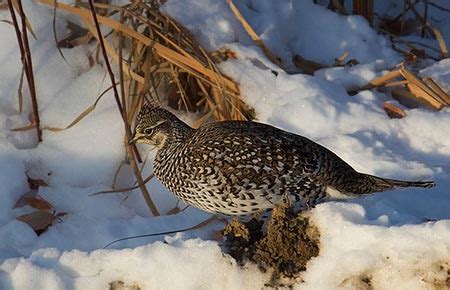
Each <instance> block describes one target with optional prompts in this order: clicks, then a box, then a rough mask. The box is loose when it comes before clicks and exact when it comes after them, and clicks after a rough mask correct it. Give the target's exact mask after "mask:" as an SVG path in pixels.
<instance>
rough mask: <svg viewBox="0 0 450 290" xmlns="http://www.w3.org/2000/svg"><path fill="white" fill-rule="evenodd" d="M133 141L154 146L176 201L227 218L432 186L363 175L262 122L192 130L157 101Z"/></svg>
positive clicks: (156, 165)
mask: <svg viewBox="0 0 450 290" xmlns="http://www.w3.org/2000/svg"><path fill="white" fill-rule="evenodd" d="M134 143H143V144H150V145H153V146H155V147H156V149H157V153H156V156H155V158H154V160H153V170H154V174H155V176H156V177H157V178H158V179H159V180H160V181H161V182H162V184H164V185H165V186H166V187H167V188H168V189H169V191H171V192H172V193H173V194H174V195H175V196H176V197H178V198H180V199H181V200H183V201H184V202H185V203H187V204H188V205H192V206H195V207H197V208H200V209H202V210H204V211H207V212H210V213H213V214H220V215H225V216H241V217H242V216H248V215H257V214H259V213H261V212H267V211H270V210H271V209H273V208H274V207H276V206H277V205H279V204H281V203H283V202H289V203H297V204H301V205H302V207H303V208H311V207H314V206H315V205H317V204H318V203H320V202H322V201H324V200H326V199H327V198H329V197H336V196H337V197H345V198H354V197H359V196H362V195H366V194H371V193H375V192H381V191H386V190H391V189H394V188H398V187H422V188H430V187H433V186H435V182H433V181H403V180H395V179H388V178H382V177H377V176H373V175H369V174H365V173H360V172H358V171H356V170H355V169H353V168H352V167H351V166H350V165H349V164H348V163H346V162H345V161H344V160H342V159H341V158H340V157H339V156H337V155H336V154H335V153H333V152H332V151H330V150H328V149H327V148H325V147H324V146H322V145H320V144H318V143H316V142H314V141H312V140H310V139H308V138H306V137H303V136H300V135H297V134H294V133H290V132H287V131H284V130H282V129H278V128H276V127H273V126H271V125H267V124H263V123H258V122H254V121H232V120H230V121H220V122H212V123H208V124H205V125H202V126H201V127H199V128H197V129H194V128H192V127H190V126H189V125H187V124H186V123H184V122H183V121H181V120H180V119H179V118H177V117H176V116H175V115H174V114H173V113H172V112H170V111H168V110H167V109H164V108H162V107H161V106H160V105H159V104H156V103H155V102H153V101H147V102H146V103H145V104H144V105H143V106H142V108H141V110H140V111H139V113H138V115H137V117H136V120H135V130H134V134H133V135H132V136H131V139H130V141H129V144H134Z"/></svg>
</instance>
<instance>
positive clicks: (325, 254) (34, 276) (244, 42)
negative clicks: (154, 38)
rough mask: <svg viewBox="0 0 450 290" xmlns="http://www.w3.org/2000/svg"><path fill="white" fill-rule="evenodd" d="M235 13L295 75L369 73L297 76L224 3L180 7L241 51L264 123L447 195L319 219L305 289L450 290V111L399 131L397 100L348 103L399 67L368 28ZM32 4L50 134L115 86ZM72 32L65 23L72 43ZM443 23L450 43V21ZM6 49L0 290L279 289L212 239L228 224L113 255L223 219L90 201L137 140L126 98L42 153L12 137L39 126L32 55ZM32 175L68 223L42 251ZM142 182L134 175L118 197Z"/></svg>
mask: <svg viewBox="0 0 450 290" xmlns="http://www.w3.org/2000/svg"><path fill="white" fill-rule="evenodd" d="M236 2H237V3H238V7H239V8H240V10H241V11H242V13H243V15H244V16H245V17H246V19H248V20H249V22H250V23H251V24H252V26H253V27H254V28H255V30H256V31H257V33H258V34H260V35H261V38H262V39H263V40H264V41H265V43H266V44H267V45H268V46H269V47H270V48H271V49H272V50H273V51H274V52H275V53H276V54H277V55H279V56H280V57H282V59H283V62H284V63H285V65H286V67H290V68H293V66H292V63H290V59H291V58H292V56H293V55H294V54H301V55H302V56H304V57H306V58H309V59H311V60H315V61H319V62H322V63H326V64H330V63H333V62H334V59H335V58H336V57H339V56H340V55H342V53H343V52H344V51H349V53H350V57H351V58H356V59H358V61H359V62H360V65H357V66H355V67H353V68H352V69H326V70H322V71H319V72H317V73H316V74H315V76H307V75H302V74H297V75H289V74H286V73H284V72H283V71H281V70H280V69H279V68H277V67H275V66H273V65H272V64H271V63H270V62H269V61H268V60H267V59H266V58H265V57H264V56H263V54H262V53H261V51H260V50H259V49H258V48H257V47H255V46H254V45H253V44H252V43H251V41H250V39H249V38H248V36H247V35H246V34H245V32H244V31H243V29H242V28H241V27H240V25H239V23H238V22H237V21H236V20H235V18H234V16H233V15H232V14H231V12H230V11H229V9H228V6H227V5H226V2H225V1H213V0H202V1H197V0H183V1H182V0H170V1H168V2H167V3H166V5H165V7H164V10H165V12H167V13H168V14H170V15H172V16H173V17H174V18H176V19H177V20H178V21H180V22H181V23H183V24H184V25H186V26H187V27H188V28H189V29H190V30H191V31H192V32H193V33H194V34H195V35H196V36H197V37H198V38H199V39H200V40H201V42H202V43H203V44H204V45H205V46H206V47H207V48H208V49H211V50H213V49H217V48H219V47H222V46H227V47H229V48H231V49H232V50H234V51H235V52H237V53H238V56H239V58H238V59H237V60H231V61H228V62H226V63H224V64H222V65H221V69H222V70H223V71H224V72H226V73H227V74H228V75H230V76H231V77H233V78H234V79H235V80H236V81H237V82H239V83H240V85H241V90H242V94H243V96H244V97H245V99H246V101H247V102H248V103H249V104H250V105H252V106H253V107H254V108H255V109H256V112H257V115H258V119H259V121H261V122H265V123H269V124H272V125H275V126H278V127H280V128H283V129H286V130H289V131H292V132H295V133H298V134H302V135H304V136H307V137H309V138H310V139H313V140H315V141H317V142H319V143H321V144H323V145H325V146H327V147H328V148H330V149H332V150H333V151H334V152H336V153H337V154H338V155H339V156H341V157H342V158H343V159H345V160H346V161H347V162H349V163H350V164H351V165H353V166H354V167H355V168H356V169H357V170H360V171H363V172H367V173H372V174H377V175H380V176H385V177H391V178H403V179H423V180H425V179H433V180H436V181H437V183H438V186H437V187H436V188H434V189H432V190H421V189H404V190H398V191H396V192H384V193H377V194H374V195H372V196H369V197H363V198H359V199H355V200H351V201H347V202H328V203H324V204H321V205H319V206H317V207H316V208H315V209H313V210H312V213H311V215H312V219H313V221H314V222H315V223H316V225H317V226H318V227H319V230H320V233H321V252H320V255H319V256H318V257H317V258H314V259H313V260H311V261H310V263H309V265H308V270H307V271H306V272H305V273H304V275H303V277H302V278H303V280H304V281H305V282H304V283H299V284H297V285H296V286H295V287H296V288H298V289H338V288H342V289H360V288H363V287H367V286H368V284H369V283H370V285H371V286H372V287H374V289H435V288H439V287H441V288H439V289H445V288H446V287H449V284H448V283H449V282H448V281H449V280H448V279H449V272H448V271H449V269H450V221H449V219H450V192H449V191H448V188H449V186H450V176H449V173H450V165H449V164H450V162H449V161H450V137H449V136H450V127H449V126H448V124H449V123H450V110H449V109H444V110H442V111H441V112H432V111H428V110H425V109H410V110H407V114H408V116H407V117H406V118H404V119H401V120H396V119H389V118H388V117H387V116H386V114H385V112H384V111H383V109H382V104H383V101H385V100H387V97H386V96H385V95H382V94H380V93H377V92H376V91H362V92H360V93H359V94H357V95H355V96H349V95H348V94H347V92H346V90H345V88H351V87H354V86H358V85H361V84H363V83H365V82H366V81H368V80H370V79H372V78H373V77H374V76H377V75H380V74H382V72H383V70H385V69H388V68H389V67H390V66H392V65H393V64H395V63H397V62H399V61H400V57H399V56H398V55H397V54H396V53H395V52H394V51H392V50H391V49H390V48H389V46H388V43H387V41H386V40H385V39H384V38H382V37H381V36H378V35H376V33H375V32H374V31H372V30H371V29H370V27H369V26H368V25H367V24H366V23H365V21H364V20H362V18H360V17H355V16H348V17H344V16H340V15H337V14H334V13H332V12H330V11H328V10H326V9H324V8H323V7H319V6H316V5H314V4H312V3H310V1H294V0H292V1H288V0H286V1H268V0H263V1H242V2H238V1H236ZM387 2H388V1H386V3H387ZM389 2H390V3H392V2H393V1H389ZM441 2H444V1H441ZM275 3H276V4H275ZM24 4H25V9H26V12H27V15H28V16H29V18H30V22H31V23H32V25H33V28H34V30H35V32H36V34H37V36H38V40H32V41H31V43H32V45H31V50H32V53H33V61H34V67H35V76H36V82H37V89H38V96H39V104H40V110H41V112H40V115H41V117H42V123H43V125H44V126H48V127H64V126H66V125H68V124H69V123H70V122H71V121H72V120H73V118H74V117H76V116H77V115H78V114H79V113H80V112H81V111H83V110H84V109H85V108H87V107H88V106H89V105H91V104H92V103H93V102H94V101H95V99H96V97H97V96H98V94H99V93H100V92H101V91H102V90H103V89H104V88H106V87H107V86H108V85H109V79H108V78H107V77H105V70H104V68H103V67H101V66H94V67H92V68H90V67H89V65H88V61H87V57H86V56H87V54H88V53H89V52H90V51H91V50H92V47H91V46H82V47H76V48H74V49H70V50H68V49H65V50H64V54H65V56H66V58H67V59H68V61H69V63H71V64H72V66H69V65H68V64H67V63H65V62H64V61H63V60H62V59H61V57H60V56H59V54H58V52H57V50H56V48H55V45H54V41H53V34H52V16H51V15H52V14H51V10H49V9H48V8H46V7H41V6H39V5H37V4H35V3H33V2H30V1H24ZM244 4H245V5H244ZM249 7H251V9H250V8H249ZM380 9H381V8H380ZM430 13H435V14H436V15H437V16H436V15H435V17H438V16H439V15H438V13H437V12H436V11H434V12H430ZM8 18H9V14H8V13H7V11H0V19H8ZM444 19H445V18H444ZM447 19H448V18H447ZM64 21H65V20H64V18H63V17H60V18H58V25H57V30H58V31H59V33H62V32H63V31H64V27H65V22H64ZM313 23H314V25H312V24H313ZM438 23H439V25H441V26H440V27H439V28H440V29H441V30H442V32H443V33H446V34H444V37H446V38H447V39H450V24H449V23H448V21H447V22H446V20H443V21H440V22H438ZM0 42H1V49H0V60H1V62H2V66H1V69H0V79H1V80H2V81H1V85H0V127H1V129H0V289H108V287H109V283H111V282H114V281H119V280H120V281H123V282H124V283H125V284H126V285H128V286H132V285H138V286H139V287H141V289H154V288H158V289H259V288H261V287H262V286H263V285H264V284H265V283H266V282H267V281H268V277H267V275H265V274H262V273H260V272H259V271H258V270H257V269H256V268H255V267H252V266H248V267H247V268H245V269H242V268H240V267H238V266H237V265H236V264H235V263H234V261H233V260H232V259H230V258H229V257H226V256H223V254H222V253H221V252H220V249H219V247H218V245H217V243H216V242H213V241H209V239H210V238H211V232H212V231H213V230H214V229H217V228H219V227H220V226H221V225H220V224H215V225H212V226H210V227H207V228H205V229H202V230H197V231H193V232H188V233H183V234H177V235H176V236H174V237H165V238H162V237H159V238H148V239H139V240H133V241H128V242H124V243H120V244H116V245H115V246H114V247H113V249H109V250H102V249H101V248H102V247H103V246H104V245H105V244H107V243H108V242H110V241H112V240H114V239H117V238H122V237H126V236H131V235H136V234H143V233H152V232H159V231H165V230H173V229H177V228H184V227H188V226H191V225H195V224H196V223H199V222H200V221H202V220H204V219H206V218H207V217H208V215H207V214H205V213H202V212H200V211H199V210H196V209H194V208H189V209H187V210H186V211H184V212H182V213H179V214H177V215H171V216H163V217H158V218H154V217H151V216H149V214H148V210H147V209H146V208H145V205H144V203H143V202H142V198H141V195H140V193H139V192H138V191H133V192H132V193H131V194H130V195H129V197H128V199H126V200H125V201H124V200H123V199H124V195H122V194H109V195H102V196H95V197H91V196H89V194H90V193H93V192H97V191H100V190H104V189H108V188H110V186H111V182H112V177H113V175H114V172H115V170H116V168H117V166H119V164H120V162H121V160H122V159H123V155H124V149H123V143H122V142H123V130H122V126H121V123H120V118H119V115H118V112H117V110H116V108H115V105H114V100H113V98H112V95H111V94H108V95H106V96H105V97H104V98H103V99H102V100H101V101H100V103H99V105H98V107H97V109H96V110H95V111H94V113H92V114H90V115H89V116H88V117H87V118H86V119H84V120H83V121H82V122H80V123H79V124H77V125H76V126H75V127H73V128H71V129H69V130H66V131H62V132H57V133H55V132H51V131H48V130H46V131H44V136H43V139H44V141H43V142H42V143H41V144H39V146H37V147H36V148H34V145H35V142H36V141H35V140H34V131H28V132H12V131H10V129H11V128H15V127H19V126H21V125H24V124H27V123H28V116H29V114H28V113H29V109H28V108H29V105H28V104H26V106H25V107H26V108H27V109H26V111H25V112H24V113H22V114H20V113H19V111H18V100H17V87H18V82H19V78H20V70H21V65H20V56H19V54H18V50H17V47H16V46H17V43H16V39H15V35H14V31H13V29H12V27H11V26H9V25H8V24H6V23H3V22H2V23H0ZM271 70H276V71H277V72H278V76H275V74H273V73H272V71H271ZM449 71H450V62H449V60H448V59H447V60H443V61H441V62H439V63H436V64H434V65H432V66H430V67H428V68H426V69H424V70H423V71H422V74H424V75H430V76H432V77H433V78H434V79H435V80H436V81H438V82H439V83H440V84H441V85H442V86H443V87H444V88H445V89H446V90H447V91H450V74H449ZM25 92H26V90H25ZM24 99H25V100H28V95H27V94H25V96H24ZM143 149H145V148H143ZM144 151H145V150H144ZM146 170H147V173H149V172H150V170H151V168H148V169H146ZM27 171H28V172H29V174H30V175H32V176H33V177H37V178H42V179H45V180H46V181H47V183H48V184H49V186H48V187H41V188H40V189H39V194H40V195H41V196H42V197H44V198H45V199H46V200H48V201H50V202H51V203H52V204H53V205H54V207H55V209H56V210H57V211H60V212H67V213H68V214H67V215H66V216H65V217H63V219H62V222H60V223H56V224H55V225H53V226H52V227H50V228H49V230H48V231H47V232H45V233H44V234H42V235H41V236H39V237H38V236H36V234H35V233H34V232H33V230H31V228H30V227H29V226H28V225H26V224H24V223H22V222H19V221H17V220H16V219H15V218H16V217H17V216H19V215H21V214H24V213H27V212H29V211H30V208H20V209H14V204H15V203H16V201H17V200H18V198H19V197H20V196H21V195H22V194H24V193H25V192H26V191H28V185H27V180H26V175H25V172H27ZM131 183H132V180H130V178H127V174H126V168H125V169H124V170H123V174H122V175H121V178H120V180H119V185H120V186H128V185H130V184H131ZM149 188H150V191H151V192H152V193H153V196H154V198H155V199H156V202H157V204H158V207H159V209H160V211H161V212H163V213H164V212H167V211H168V210H170V209H171V208H173V207H174V206H175V205H176V200H175V198H173V197H172V196H171V195H170V193H168V192H167V191H166V190H165V189H164V188H163V187H162V186H161V185H160V184H159V183H158V182H157V181H152V182H151V184H150V186H149ZM163 241H165V243H162V242H163Z"/></svg>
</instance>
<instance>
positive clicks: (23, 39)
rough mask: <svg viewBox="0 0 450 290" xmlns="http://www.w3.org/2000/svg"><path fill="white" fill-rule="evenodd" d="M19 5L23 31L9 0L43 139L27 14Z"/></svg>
mask: <svg viewBox="0 0 450 290" xmlns="http://www.w3.org/2000/svg"><path fill="white" fill-rule="evenodd" d="M17 3H18V7H19V14H20V17H21V24H22V31H20V29H19V23H18V21H17V17H16V13H15V11H14V6H13V3H12V1H11V0H8V6H9V12H10V14H11V19H12V21H13V24H14V29H15V31H16V37H17V42H18V44H19V50H20V59H21V60H22V65H23V69H24V71H25V75H26V77H27V83H28V88H29V91H30V97H31V104H32V108H33V118H34V120H33V121H34V123H35V125H36V133H37V137H38V141H39V142H41V141H42V131H41V124H40V119H39V111H38V104H37V99H36V87H35V84H34V75H33V63H32V60H31V53H30V46H29V43H28V34H27V26H26V16H25V13H24V11H23V6H22V1H21V0H17Z"/></svg>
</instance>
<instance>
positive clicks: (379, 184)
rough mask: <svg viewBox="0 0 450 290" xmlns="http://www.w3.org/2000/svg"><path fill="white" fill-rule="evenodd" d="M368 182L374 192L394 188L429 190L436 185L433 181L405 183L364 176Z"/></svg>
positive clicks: (403, 181)
mask: <svg viewBox="0 0 450 290" xmlns="http://www.w3.org/2000/svg"><path fill="white" fill-rule="evenodd" d="M364 175H365V176H366V178H368V179H369V180H370V182H371V183H372V186H373V188H374V189H375V191H383V190H389V189H392V188H395V187H422V188H431V187H434V186H435V185H436V183H435V182H434V181H405V180H395V179H388V178H382V177H377V176H373V175H369V174H364Z"/></svg>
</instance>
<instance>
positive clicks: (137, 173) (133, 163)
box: [89, 0, 159, 216]
mask: <svg viewBox="0 0 450 290" xmlns="http://www.w3.org/2000/svg"><path fill="white" fill-rule="evenodd" d="M89 5H90V8H91V12H92V18H93V20H94V24H95V27H96V34H97V36H98V39H99V43H100V47H101V51H102V54H103V59H104V61H105V64H106V68H107V70H108V73H109V76H110V79H111V84H112V88H113V92H114V98H115V100H116V104H117V108H118V109H119V111H120V115H121V116H122V119H123V123H124V127H125V136H126V140H128V139H130V138H131V130H130V126H129V124H128V122H127V117H126V112H125V111H124V109H123V107H122V104H121V102H120V97H119V92H118V91H117V87H116V81H115V77H114V73H113V71H112V68H111V64H110V63H109V59H108V54H107V52H106V48H105V44H104V39H103V36H102V33H101V30H100V25H99V23H98V19H97V13H96V12H95V7H94V4H93V1H92V0H89ZM127 152H128V154H129V156H130V160H131V166H132V168H133V171H134V174H135V176H136V179H137V181H138V184H139V187H140V189H141V192H142V194H143V197H144V200H145V202H146V203H147V206H148V207H149V209H150V211H151V213H152V214H153V215H154V216H159V211H158V209H157V207H156V205H155V203H154V202H153V200H152V198H151V196H150V193H149V192H148V190H147V187H146V186H145V183H144V180H143V178H142V175H141V173H140V171H139V168H138V167H137V162H136V159H135V154H134V151H133V150H132V146H127Z"/></svg>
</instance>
